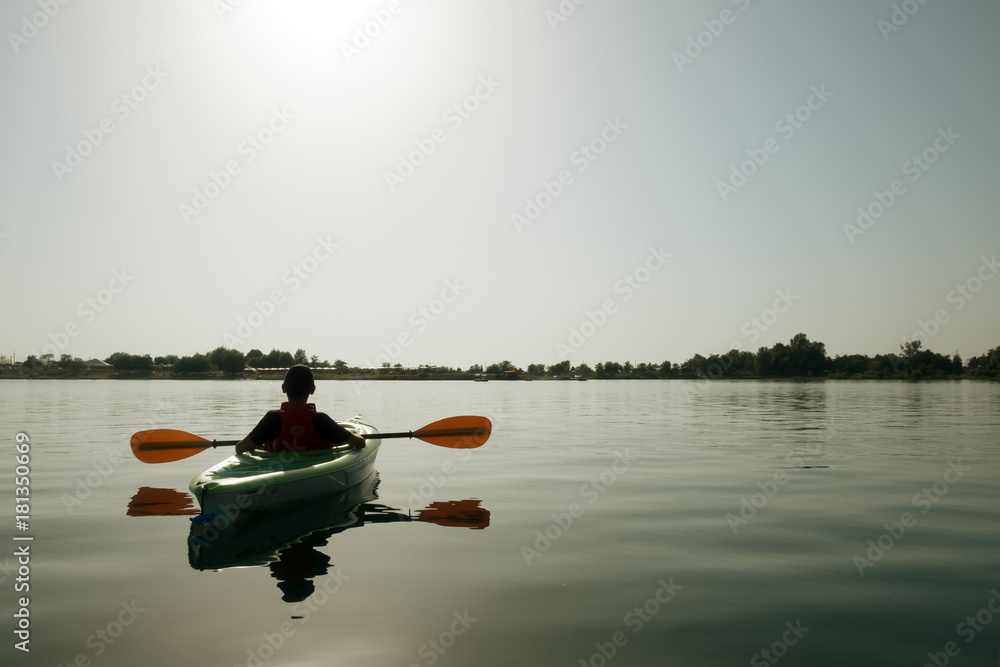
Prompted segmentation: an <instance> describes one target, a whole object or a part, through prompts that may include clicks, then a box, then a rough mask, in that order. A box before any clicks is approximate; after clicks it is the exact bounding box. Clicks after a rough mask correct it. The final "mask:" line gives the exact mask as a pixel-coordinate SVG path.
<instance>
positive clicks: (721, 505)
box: [0, 381, 1000, 667]
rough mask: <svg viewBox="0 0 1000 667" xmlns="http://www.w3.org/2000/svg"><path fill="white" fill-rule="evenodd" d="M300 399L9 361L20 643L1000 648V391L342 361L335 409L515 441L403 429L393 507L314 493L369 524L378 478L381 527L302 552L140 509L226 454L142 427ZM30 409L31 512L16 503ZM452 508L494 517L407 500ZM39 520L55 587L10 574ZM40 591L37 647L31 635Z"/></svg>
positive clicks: (43, 655) (45, 570)
mask: <svg viewBox="0 0 1000 667" xmlns="http://www.w3.org/2000/svg"><path fill="white" fill-rule="evenodd" d="M279 399H280V395H279V389H278V383H274V382H196V381H150V382H142V381H132V382H129V381H30V382H22V381H5V382H3V383H0V405H2V407H0V414H2V416H3V418H2V423H3V425H4V431H5V435H4V438H5V442H6V443H7V444H6V445H5V447H4V451H5V452H6V454H5V456H6V458H7V460H6V462H5V463H4V464H3V467H4V469H5V470H7V473H5V474H4V475H2V476H0V496H2V497H3V498H6V499H8V500H7V502H6V503H4V506H5V508H4V513H3V515H2V519H0V520H2V525H4V526H5V530H4V531H3V534H5V535H7V536H8V537H7V538H6V539H7V540H8V547H7V548H5V549H4V550H3V552H0V565H2V566H3V569H2V570H0V578H2V579H3V581H2V582H0V591H2V594H0V603H2V613H3V617H4V618H5V619H7V620H6V621H5V623H4V625H5V632H4V635H3V636H4V639H3V645H2V646H0V656H3V658H2V664H5V665H8V664H26V665H69V664H73V663H74V661H75V662H76V664H80V665H84V664H87V663H89V664H94V665H128V666H133V665H140V664H142V665H179V664H194V665H226V666H228V665H246V666H254V665H260V664H264V665H296V666H298V665H302V666H305V665H310V666H311V665H378V666H382V665H401V666H408V665H430V664H438V665H445V666H447V665H508V664H523V665H555V664H564V665H580V664H581V661H582V664H585V665H586V664H590V665H595V666H600V665H604V664H609V665H615V666H618V665H622V666H625V665H654V664H655V665H667V664H676V665H692V666H716V665H719V666H721V665H727V666H728V665H740V664H744V665H745V664H751V665H765V664H774V662H775V661H778V662H780V664H783V665H812V666H824V665H845V664H864V665H912V666H914V667H919V666H920V665H923V664H925V663H929V662H930V658H929V657H928V653H930V654H932V655H933V656H934V657H935V659H936V660H938V661H939V663H940V661H942V660H944V659H947V660H948V664H951V665H958V666H965V665H968V666H973V665H975V666H979V665H995V664H997V663H998V660H1000V641H998V626H1000V621H998V620H997V619H996V614H995V613H994V611H992V610H991V609H990V606H991V605H992V608H993V610H1000V594H997V595H998V597H997V598H996V599H992V596H993V595H994V594H995V590H994V589H997V590H1000V571H998V569H1000V568H998V561H997V554H998V553H1000V550H998V547H1000V521H998V520H1000V504H998V502H997V501H998V495H1000V494H998V486H997V479H998V478H1000V448H998V442H997V440H998V439H997V433H998V432H1000V429H998V425H1000V409H998V408H1000V385H998V384H995V383H992V384H990V383H973V382H948V383H928V384H908V383H889V382H871V383H858V382H825V383H824V382H747V381H740V382H713V383H701V382H669V381H646V382H625V381H602V382H597V381H591V382H533V383H525V382H513V383H501V382H490V383H472V382H464V383H457V382H456V383H451V382H382V383H373V384H370V385H367V386H365V387H362V388H361V391H360V392H359V391H356V390H355V387H354V385H352V383H350V382H321V383H320V385H319V388H318V390H317V393H316V396H315V399H316V401H317V403H318V404H319V406H320V408H321V409H324V410H326V411H328V412H330V413H331V414H333V415H334V416H337V417H346V416H350V415H353V414H356V413H359V412H361V413H363V414H364V415H365V416H366V417H368V418H369V419H370V420H371V421H372V422H373V423H374V424H376V425H377V426H378V427H380V428H381V429H382V430H386V431H388V430H410V429H415V428H418V427H420V426H422V425H424V424H426V423H429V422H432V421H435V420H437V419H439V418H442V417H447V416H451V415H460V414H484V415H487V416H489V417H490V418H491V419H492V420H493V423H494V431H493V436H492V438H491V440H490V441H489V442H488V443H487V444H486V445H485V446H484V447H483V448H481V449H479V450H474V451H471V452H468V451H467V452H463V451H457V450H448V449H443V448H439V447H434V446H432V445H428V444H424V443H420V442H416V441H402V440H397V441H386V443H385V444H384V446H383V448H382V451H381V452H380V453H379V459H378V463H377V469H378V471H379V477H380V483H379V485H378V488H377V494H378V498H377V499H374V498H371V497H367V498H354V499H346V500H345V499H340V500H337V499H334V500H331V501H329V502H328V503H326V504H325V505H324V504H319V505H317V507H316V508H315V509H316V511H317V512H327V513H328V514H329V517H330V518H329V522H330V523H333V524H338V523H339V524H343V523H345V522H346V523H351V521H352V520H354V519H356V518H357V515H356V514H351V513H349V512H347V510H350V509H352V507H353V505H352V500H353V501H360V500H367V502H366V503H365V505H364V506H363V509H364V512H365V514H364V516H365V520H364V522H363V523H361V524H360V525H357V524H358V522H357V521H354V523H355V524H356V525H354V526H352V527H349V528H344V527H341V528H336V527H334V528H331V529H329V530H327V531H325V532H322V533H320V534H319V535H314V536H313V537H312V538H311V539H310V540H309V541H308V543H307V544H303V545H299V547H298V548H297V549H296V550H295V551H294V552H290V554H292V555H287V557H286V558H283V559H282V564H281V565H280V566H271V567H268V566H267V565H266V564H264V565H257V566H248V567H240V568H229V567H226V568H224V569H221V570H216V571H213V570H206V571H202V570H199V569H195V568H193V567H192V566H191V565H190V564H189V554H188V539H189V535H190V534H191V532H192V524H191V521H190V518H191V517H190V516H186V515H183V514H181V515H167V516H129V514H128V508H129V504H130V502H131V501H132V500H133V497H134V496H136V494H137V492H138V491H139V490H140V489H141V488H143V487H149V488H151V489H167V490H176V491H177V492H186V488H187V482H188V481H189V480H190V479H191V477H193V476H194V475H195V474H196V473H197V472H199V471H200V470H202V469H204V468H206V467H208V466H209V465H211V464H213V463H215V462H217V461H218V460H220V459H221V458H223V455H222V453H221V452H218V451H209V452H205V453H202V454H199V455H197V456H195V457H192V458H189V459H186V460H183V461H179V462H175V463H167V464H159V465H148V464H144V463H140V462H138V461H136V460H134V459H133V458H132V456H131V452H130V451H129V448H128V438H129V436H130V435H131V433H133V432H134V431H137V430H140V429H146V428H168V427H172V428H180V429H183V430H186V431H191V432H194V433H198V434H201V435H204V436H207V437H211V438H219V439H232V438H239V437H242V436H243V435H244V434H245V433H246V432H247V431H249V429H250V428H251V427H252V426H253V424H254V423H256V420H257V419H258V418H259V416H260V415H261V414H262V413H263V411H264V410H266V409H268V408H270V407H272V406H274V405H275V404H276V403H277V401H278V400H279ZM18 431H25V432H27V433H28V434H29V435H30V437H31V457H32V458H31V487H30V488H31V491H32V495H31V500H30V503H31V516H30V530H29V531H27V533H24V532H21V531H18V530H16V529H15V528H14V515H13V506H12V505H13V504H12V503H11V502H10V501H11V499H12V498H13V497H14V496H13V493H14V492H13V475H12V472H13V469H14V465H15V463H14V460H13V445H14V438H15V434H16V433H17V432H18ZM925 489H926V491H924V490H925ZM159 493H165V492H164V491H160V492H159ZM442 501H469V502H470V503H471V505H468V504H467V506H472V507H475V508H477V509H478V510H479V513H478V515H477V516H478V518H479V519H480V522H481V524H480V527H478V528H475V527H473V528H471V529H470V528H469V527H465V526H462V525H439V523H440V522H434V521H426V520H424V521H418V520H407V519H413V518H414V517H417V516H419V515H418V512H416V511H408V510H420V509H421V508H424V507H426V506H428V505H430V504H431V503H434V502H442ZM477 501H478V502H477ZM337 502H340V503H341V505H344V504H345V503H346V504H347V505H351V506H349V507H343V506H341V507H338V506H336V503H337ZM482 510H485V512H483V511H482ZM154 511H155V508H154ZM303 512H305V510H299V511H298V513H297V514H296V515H295V520H298V519H300V518H302V517H303V516H305V514H303ZM487 513H488V514H487ZM487 517H488V525H486V526H485V527H483V526H484V525H485V521H484V519H486V518H487ZM393 518H396V519H402V520H390V519H393ZM292 523H293V520H292V517H291V516H290V517H289V521H288V522H285V521H283V520H282V518H281V517H279V518H278V519H274V517H272V518H271V523H270V524H269V525H268V527H262V528H261V529H260V530H258V531H256V532H254V531H250V532H248V533H246V534H244V535H242V536H240V537H239V539H256V537H257V536H258V535H259V534H263V533H265V532H267V531H268V530H271V531H279V530H280V529H282V528H285V529H288V530H292V529H294V525H292ZM445 523H447V522H445ZM473 525H474V524H473ZM24 534H30V535H32V536H33V537H34V538H35V539H34V541H33V542H31V543H30V549H31V561H30V568H31V572H30V582H29V583H30V587H31V588H30V592H29V593H15V592H14V588H13V587H14V585H15V583H16V582H15V577H16V574H15V573H14V572H13V566H16V563H15V562H14V561H15V559H14V557H13V550H14V548H16V547H17V546H19V545H21V544H24V543H20V542H14V541H12V540H10V537H11V536H14V535H24ZM869 541H871V543H869ZM295 558H305V561H303V562H306V563H307V565H306V567H307V569H308V568H312V569H311V570H309V572H325V574H319V575H318V576H315V577H312V578H310V579H308V582H311V583H308V582H307V583H306V584H305V585H306V587H307V589H308V588H309V587H311V588H313V589H314V592H313V593H312V594H311V595H310V596H309V597H308V598H306V599H305V601H304V602H287V601H284V600H283V599H282V598H283V595H284V592H283V590H282V589H280V588H279V586H278V584H279V583H281V581H280V580H279V579H278V578H277V577H276V575H277V576H283V574H282V568H283V567H286V566H291V565H293V564H294V560H295ZM300 583H301V582H300ZM21 595H29V596H30V604H29V611H30V620H31V626H30V632H31V637H30V648H31V652H30V654H23V653H21V652H20V651H16V650H14V648H13V644H14V642H15V641H16V639H15V638H14V636H13V634H12V632H11V631H12V630H13V625H12V622H11V619H12V615H13V613H14V612H15V611H17V609H18V608H19V606H20V605H19V604H18V603H17V598H18V597H19V596H21ZM293 597H294V595H293ZM991 599H992V601H991ZM977 615H978V620H977ZM967 617H971V618H970V619H969V620H968V621H967V620H966V619H967ZM970 621H971V622H970ZM976 628H978V629H976ZM949 642H953V644H949ZM948 650H950V651H951V652H952V653H953V654H955V653H956V652H957V654H955V655H952V656H948V655H947V653H946V652H947V651H948ZM762 651H767V652H768V653H767V654H764V653H762ZM605 656H610V659H609V658H608V657H605Z"/></svg>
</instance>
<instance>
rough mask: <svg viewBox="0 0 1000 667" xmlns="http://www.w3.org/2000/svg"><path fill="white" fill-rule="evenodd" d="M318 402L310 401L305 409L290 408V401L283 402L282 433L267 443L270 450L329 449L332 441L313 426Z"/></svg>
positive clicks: (281, 412) (279, 415)
mask: <svg viewBox="0 0 1000 667" xmlns="http://www.w3.org/2000/svg"><path fill="white" fill-rule="evenodd" d="M314 414H316V404H315V403H309V404H307V405H306V409H305V410H292V411H289V410H288V403H287V402H286V403H282V404H281V410H280V411H279V412H278V417H280V418H281V434H280V435H278V437H277V438H276V439H275V440H272V441H271V442H269V443H267V446H266V447H265V449H266V450H267V451H269V452H301V451H306V450H310V449H327V448H329V447H330V443H329V442H327V441H326V440H324V439H323V438H321V437H319V435H318V434H317V433H316V429H315V428H314V427H313V421H312V420H313V415H314Z"/></svg>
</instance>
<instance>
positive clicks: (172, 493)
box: [126, 471, 490, 602]
mask: <svg viewBox="0 0 1000 667" xmlns="http://www.w3.org/2000/svg"><path fill="white" fill-rule="evenodd" d="M378 483H379V478H378V473H377V472H375V471H373V472H372V474H371V475H369V476H368V477H366V478H365V479H364V480H363V481H362V482H360V483H359V484H356V485H355V486H353V487H351V488H349V489H347V490H346V491H342V492H339V493H332V494H329V495H327V496H323V497H321V498H315V499H311V500H309V501H308V502H303V503H299V504H295V505H286V506H283V507H280V508H275V509H273V510H265V511H253V512H244V513H243V514H242V515H238V516H226V515H224V514H220V515H202V514H199V512H198V509H197V506H196V503H195V499H194V497H193V496H191V495H190V494H188V493H183V492H180V491H176V490H174V489H157V488H152V487H142V488H140V489H139V490H138V492H137V493H136V494H135V496H133V497H132V500H131V501H130V502H129V504H128V508H127V510H126V514H127V515H128V516H135V517H141V516H184V515H193V518H192V519H191V530H190V533H189V535H188V562H189V563H190V565H191V567H192V568H194V569H196V570H221V569H228V568H236V567H267V568H268V569H269V570H270V572H271V577H273V578H274V579H276V580H277V587H278V589H279V590H280V591H281V595H282V600H284V601H285V602H300V601H302V600H305V599H306V598H308V597H309V596H310V595H312V593H313V592H314V591H315V584H314V583H313V580H314V579H315V578H316V577H320V576H324V575H327V574H329V571H330V568H331V567H332V566H331V562H330V557H329V556H327V555H326V554H325V553H323V552H322V551H320V550H319V548H320V547H324V546H326V545H327V543H328V540H329V539H330V537H331V536H333V535H336V534H337V533H340V532H343V531H345V530H348V529H349V528H359V527H361V526H364V525H366V524H374V523H393V522H398V521H405V522H412V521H419V522H422V523H432V524H435V525H438V526H444V527H450V528H470V529H473V530H482V529H484V528H486V527H488V526H489V524H490V513H489V510H487V509H485V508H483V507H481V506H480V505H481V501H479V500H472V499H469V500H454V501H441V502H434V503H431V504H429V505H428V506H427V507H425V508H423V509H420V510H417V511H416V512H415V513H410V512H409V511H407V510H399V509H396V508H392V507H388V506H386V505H383V504H380V503H377V502H375V501H376V500H378V492H377V490H378Z"/></svg>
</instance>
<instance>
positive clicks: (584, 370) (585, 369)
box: [576, 364, 594, 378]
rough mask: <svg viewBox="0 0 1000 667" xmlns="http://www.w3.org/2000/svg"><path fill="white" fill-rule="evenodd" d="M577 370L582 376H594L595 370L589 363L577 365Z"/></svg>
mask: <svg viewBox="0 0 1000 667" xmlns="http://www.w3.org/2000/svg"><path fill="white" fill-rule="evenodd" d="M576 372H577V374H578V375H580V376H581V377H585V378H589V377H594V370H593V369H592V368H591V367H590V366H588V365H587V364H580V365H579V366H577V367H576Z"/></svg>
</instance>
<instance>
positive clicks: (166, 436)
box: [130, 428, 212, 463]
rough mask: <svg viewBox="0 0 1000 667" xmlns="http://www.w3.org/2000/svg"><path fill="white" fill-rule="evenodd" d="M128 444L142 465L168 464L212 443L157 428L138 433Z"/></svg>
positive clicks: (191, 434)
mask: <svg viewBox="0 0 1000 667" xmlns="http://www.w3.org/2000/svg"><path fill="white" fill-rule="evenodd" d="M130 444H131V445H132V453H133V454H135V458H137V459H139V460H140V461H142V462H143V463H168V462H170V461H180V460H181V459H186V458H187V457H189V456H194V455H195V454H197V453H198V452H200V451H203V450H205V449H208V448H209V447H211V446H212V441H211V440H206V439H205V438H202V437H200V436H197V435H194V434H193V433H188V432H186V431H176V430H174V429H171V428H158V429H154V430H152V431H139V432H138V433H136V434H134V435H133V436H132V440H131V442H130Z"/></svg>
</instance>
